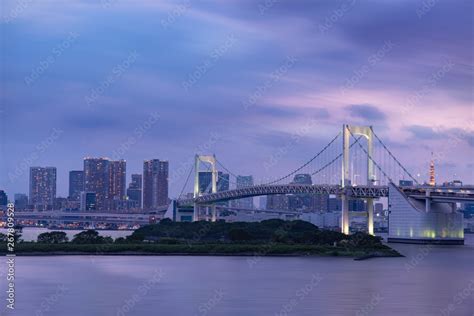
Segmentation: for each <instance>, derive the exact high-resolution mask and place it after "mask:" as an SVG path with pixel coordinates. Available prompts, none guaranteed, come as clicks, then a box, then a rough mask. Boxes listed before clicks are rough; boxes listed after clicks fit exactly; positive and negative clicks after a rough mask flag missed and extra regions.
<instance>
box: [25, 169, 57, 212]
mask: <svg viewBox="0 0 474 316" xmlns="http://www.w3.org/2000/svg"><path fill="white" fill-rule="evenodd" d="M29 197H30V204H31V205H33V207H34V208H35V209H40V210H46V209H52V208H53V206H54V199H55V198H56V168H55V167H31V168H30V194H29Z"/></svg>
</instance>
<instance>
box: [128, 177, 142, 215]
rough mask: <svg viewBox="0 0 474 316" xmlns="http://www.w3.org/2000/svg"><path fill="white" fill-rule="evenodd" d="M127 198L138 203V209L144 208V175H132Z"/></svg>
mask: <svg viewBox="0 0 474 316" xmlns="http://www.w3.org/2000/svg"><path fill="white" fill-rule="evenodd" d="M127 197H128V200H130V201H135V202H136V207H137V208H141V207H142V175H141V174H132V181H131V182H130V184H129V185H128V189H127Z"/></svg>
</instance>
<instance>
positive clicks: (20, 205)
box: [14, 193, 28, 210]
mask: <svg viewBox="0 0 474 316" xmlns="http://www.w3.org/2000/svg"><path fill="white" fill-rule="evenodd" d="M14 197H15V209H18V210H24V209H26V208H27V207H28V196H27V195H26V194H23V193H15V195H14Z"/></svg>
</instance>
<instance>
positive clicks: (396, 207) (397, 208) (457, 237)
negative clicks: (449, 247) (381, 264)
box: [388, 184, 464, 244]
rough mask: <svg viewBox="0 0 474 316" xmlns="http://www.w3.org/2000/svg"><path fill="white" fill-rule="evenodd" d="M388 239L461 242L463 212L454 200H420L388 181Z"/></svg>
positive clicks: (421, 241) (442, 242)
mask: <svg viewBox="0 0 474 316" xmlns="http://www.w3.org/2000/svg"><path fill="white" fill-rule="evenodd" d="M388 205H389V222H388V223H389V235H388V241H389V242H390V241H392V242H404V243H408V242H409V243H436V244H463V243H464V230H463V214H462V213H460V212H458V211H457V209H456V203H455V202H454V203H453V202H451V203H444V202H436V203H435V202H431V201H430V199H426V200H425V201H424V202H420V201H416V200H414V199H411V198H410V197H407V196H406V195H405V194H404V193H403V192H402V191H401V190H400V189H399V188H398V187H397V186H395V185H393V184H390V194H389V198H388Z"/></svg>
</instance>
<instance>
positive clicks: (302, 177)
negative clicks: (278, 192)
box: [293, 173, 313, 184]
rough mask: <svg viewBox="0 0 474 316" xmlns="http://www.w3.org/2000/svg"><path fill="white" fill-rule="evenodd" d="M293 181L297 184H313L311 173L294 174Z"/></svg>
mask: <svg viewBox="0 0 474 316" xmlns="http://www.w3.org/2000/svg"><path fill="white" fill-rule="evenodd" d="M293 183H297V184H313V180H312V179H311V175H310V174H308V173H302V174H296V175H295V177H294V178H293Z"/></svg>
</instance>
